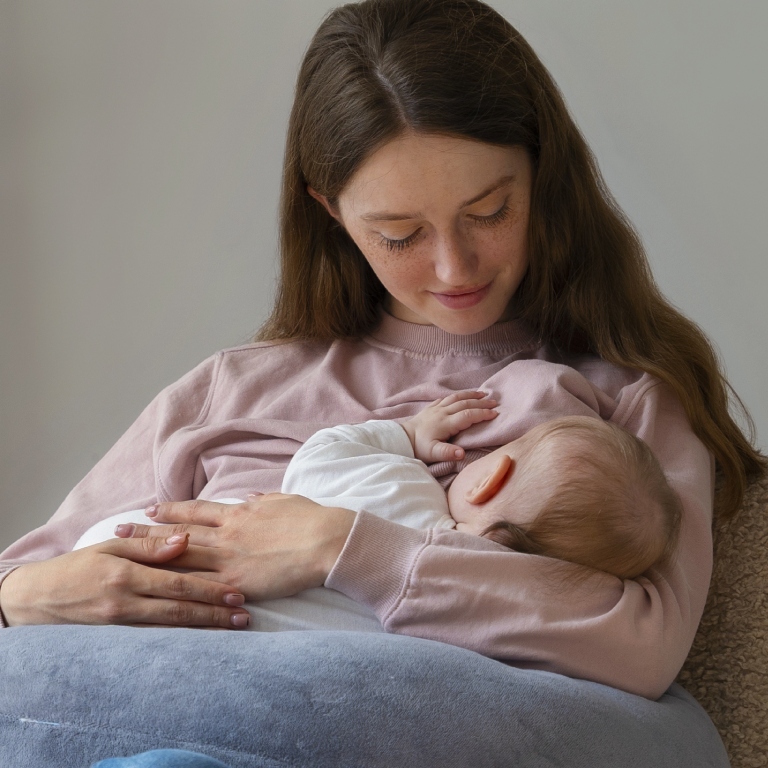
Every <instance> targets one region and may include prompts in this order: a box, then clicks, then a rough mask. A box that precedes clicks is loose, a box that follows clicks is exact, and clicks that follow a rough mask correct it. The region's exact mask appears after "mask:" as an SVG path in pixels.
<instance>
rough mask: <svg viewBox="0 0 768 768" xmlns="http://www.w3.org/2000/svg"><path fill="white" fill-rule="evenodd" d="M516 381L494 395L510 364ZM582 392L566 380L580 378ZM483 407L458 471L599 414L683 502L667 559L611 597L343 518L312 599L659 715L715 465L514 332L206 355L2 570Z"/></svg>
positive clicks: (690, 439)
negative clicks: (317, 450)
mask: <svg viewBox="0 0 768 768" xmlns="http://www.w3.org/2000/svg"><path fill="white" fill-rule="evenodd" d="M537 359H538V360H547V361H551V362H554V363H557V365H541V364H537V363H536V362H532V363H530V364H529V365H530V366H531V372H530V373H531V375H528V376H526V377H525V384H524V386H521V385H520V383H519V382H520V377H515V376H509V375H508V371H507V370H505V369H506V367H507V366H508V365H509V364H510V363H512V362H513V361H519V360H531V361H535V360H537ZM577 372H578V373H577ZM461 389H483V390H485V391H487V392H489V393H491V395H492V396H493V397H495V398H496V399H497V400H498V401H499V408H498V410H499V416H498V417H497V418H496V419H494V420H493V421H490V422H483V423H482V424H478V425H475V426H474V427H472V428H471V429H469V430H467V431H466V432H463V433H461V435H460V436H459V438H458V439H457V441H456V442H458V443H459V444H460V445H461V446H462V447H464V448H465V449H466V451H467V458H466V459H464V460H463V461H462V462H444V463H441V464H435V465H433V466H432V467H431V471H432V472H433V474H434V475H435V476H436V477H437V478H438V479H440V480H441V481H442V482H443V483H448V482H449V481H450V479H451V478H452V477H453V476H454V475H455V474H456V472H458V470H459V469H461V467H462V466H463V465H464V463H465V462H466V461H468V460H472V459H474V458H476V457H477V456H479V455H481V454H482V453H483V452H485V451H486V450H487V449H489V448H493V447H496V446H499V445H502V444H504V443H507V442H509V441H510V440H513V439H515V438H516V437H519V436H520V435H521V434H523V433H525V432H526V431H528V430H529V429H530V428H531V427H533V426H535V425H536V424H539V423H541V422H542V421H545V420H547V419H550V418H552V417H554V416H556V415H567V414H586V415H593V414H594V413H595V412H597V413H599V414H600V416H601V417H602V418H604V419H607V420H610V421H613V422H615V423H617V424H619V425H621V426H623V427H625V428H626V429H628V430H629V431H630V432H632V433H633V434H635V435H638V436H639V437H640V438H642V439H643V440H645V441H646V442H647V443H648V444H649V445H650V447H651V448H652V449H653V451H654V453H655V454H656V456H657V457H658V459H659V461H660V462H661V465H662V466H663V467H664V470H665V472H666V473H667V477H668V479H669V482H670V484H671V485H672V487H673V488H675V490H676V491H677V492H678V493H679V495H680V497H681V499H682V502H683V506H684V517H683V525H682V531H681V537H680V544H679V548H678V552H677V557H676V558H675V561H674V563H673V564H672V565H670V566H668V567H666V568H665V569H664V570H651V571H649V572H648V574H646V576H643V577H640V578H638V579H637V580H634V581H624V582H621V581H620V580H619V579H617V578H615V577H613V576H609V575H607V574H597V575H596V576H595V577H594V578H592V579H591V580H590V581H588V582H587V583H581V584H579V583H574V584H571V585H566V584H564V583H563V582H562V580H560V581H558V580H556V579H555V580H553V579H552V562H553V561H550V560H548V559H547V558H543V557H537V556H534V555H525V554H519V553H515V552H511V551H509V550H508V549H506V548H504V547H502V546H500V545H498V544H494V543H493V542H491V541H487V540H485V539H482V538H479V537H475V536H471V535H469V534H463V533H457V532H455V531H449V530H439V529H428V530H414V529H410V528H404V527H402V526H400V525H398V524H396V523H392V522H390V521H387V520H383V519H381V518H378V517H375V516H374V515H371V514H368V513H366V512H361V513H358V516H357V518H356V520H355V524H354V526H353V528H352V532H351V534H350V536H349V539H348V540H347V543H346V546H345V547H344V550H343V552H342V553H341V556H340V557H339V559H338V561H337V562H336V565H335V567H334V568H333V570H332V571H331V573H330V575H329V577H328V579H327V581H326V586H328V587H331V588H333V589H336V590H338V591H340V592H342V593H344V594H346V595H348V596H349V597H351V598H353V599H354V600H357V601H358V602H360V603H363V604H365V605H367V606H368V607H369V608H371V609H372V610H373V611H374V612H375V613H376V615H377V616H378V618H379V620H380V621H381V623H382V625H383V626H384V628H385V629H386V630H387V631H389V632H396V633H401V634H407V635H414V636H417V637H424V638H429V639H433V640H439V641H442V642H445V643H450V644H453V645H457V646H461V647H464V648H469V649H471V650H474V651H477V652H479V653H481V654H484V655H486V656H490V657H493V658H497V659H502V660H504V661H507V662H510V663H512V664H514V665H516V666H521V667H528V668H535V669H544V670H549V671H552V672H559V673H561V674H565V675H569V676H572V677H577V678H585V679H589V680H594V681H597V682H600V683H604V684H606V685H610V686H614V687H616V688H621V689H623V690H626V691H630V692H632V693H636V694H639V695H642V696H646V697H648V698H658V696H660V695H661V694H662V693H663V692H664V691H665V690H666V688H667V687H668V686H669V684H670V683H671V682H672V681H673V680H674V678H675V676H676V674H677V672H678V671H679V669H680V667H681V666H682V664H683V662H684V660H685V657H686V655H687V653H688V650H689V648H690V646H691V643H692V642H693V637H694V635H695V632H696V628H697V626H698V623H699V619H700V618H701V614H702V611H703V609H704V602H705V599H706V594H707V589H708V586H709V579H710V574H711V568H712V540H711V517H712V496H713V475H714V472H713V468H714V462H713V459H712V457H711V455H710V454H709V453H708V451H707V450H706V448H705V447H704V446H703V445H702V443H701V442H700V441H699V440H698V439H697V438H696V437H695V435H694V434H693V432H692V431H691V428H690V425H689V424H688V420H687V419H686V416H685V413H684V412H683V409H682V407H681V405H680V403H679V402H678V401H677V400H676V398H675V397H674V396H673V395H672V394H671V392H670V391H669V390H668V388H667V387H666V386H664V385H663V384H662V383H661V382H659V381H658V380H657V379H655V378H653V377H651V376H649V375H648V374H643V373H641V372H638V371H633V370H628V369H618V368H615V367H613V366H611V365H609V364H607V363H605V362H603V361H602V360H600V359H598V358H595V357H591V356H582V357H572V358H567V359H565V358H561V357H559V356H558V355H556V354H555V353H553V352H552V350H550V349H549V348H548V347H546V346H542V345H541V344H539V343H538V342H537V341H536V340H535V339H533V338H532V337H531V335H530V334H529V333H528V332H526V331H525V329H523V328H521V327H520V326H518V325H516V324H515V323H513V322H510V323H499V324H497V325H494V326H492V327H491V328H489V329H487V330H485V331H483V332H481V333H477V334H473V335H470V336H453V335H451V334H448V333H445V332H444V331H441V330H440V329H439V328H436V327H434V326H420V325H413V324H410V323H405V322H402V321H400V320H396V319H395V318H393V317H391V316H389V315H384V318H383V321H382V324H381V326H380V327H379V329H378V330H377V331H376V332H375V333H373V334H372V335H371V336H369V337H367V338H365V339H363V340H361V341H358V342H345V341H337V342H334V343H333V344H331V345H326V344H318V343H314V342H292V343H260V344H251V345H248V346H244V347H239V348H237V349H232V350H227V351H224V352H220V353H218V354H217V355H215V356H214V357H212V358H210V359H208V360H206V361H205V362H203V363H201V364H200V365H199V366H198V367H197V368H195V369H194V370H193V371H191V372H190V373H189V374H187V375H186V376H184V377H183V378H182V379H180V380H179V381H178V382H177V383H175V384H173V385H171V386H170V387H168V388H167V389H165V390H164V391H163V392H161V393H160V395H158V397H157V398H155V400H154V401H153V402H152V403H151V404H150V405H149V406H148V407H147V409H146V410H145V411H144V412H143V413H142V414H141V416H140V417H139V418H138V420H137V421H136V422H135V423H134V424H133V426H132V427H131V428H130V429H129V430H128V431H127V432H126V433H125V435H123V437H121V438H120V440H119V441H118V442H117V444H116V445H115V446H114V447H113V448H112V449H111V450H110V451H109V452H108V453H107V455H106V456H105V457H104V458H103V459H102V460H101V461H100V462H99V463H98V464H97V465H96V466H95V467H94V468H93V469H92V470H91V472H89V474H88V475H87V476H86V477H85V479H84V480H83V481H82V482H80V483H79V485H77V487H76V488H75V489H74V490H73V491H72V492H71V493H70V494H69V496H68V497H67V498H66V500H65V501H64V503H63V504H62V505H61V507H60V508H59V510H58V511H57V512H56V514H55V515H54V516H53V517H52V518H51V519H50V520H49V521H48V522H47V523H46V524H45V525H44V526H42V527H40V528H38V529H37V530H35V531H32V532H31V533H29V534H27V535H26V536H24V537H23V538H22V539H20V540H19V541H17V542H16V543H15V544H13V545H12V546H11V547H9V548H8V549H7V550H6V551H5V552H4V553H3V554H2V555H0V580H2V578H4V576H5V575H7V573H8V572H9V571H10V570H12V569H13V568H14V567H15V566H18V565H21V564H23V563H25V562H29V561H35V560H43V559H47V558H50V557H54V556H56V555H60V554H63V553H65V552H68V551H70V550H71V549H72V547H73V545H74V544H75V542H76V541H77V539H78V538H79V537H80V535H81V534H82V533H83V532H84V531H85V530H86V529H88V528H89V527H90V526H91V525H93V524H94V523H96V522H98V521H99V520H102V519H104V518H106V517H108V516H110V515H114V514H117V513H119V512H124V511H127V510H131V509H137V508H141V507H146V506H149V505H150V504H152V503H154V502H156V501H182V500H186V499H193V498H197V497H203V498H208V499H215V498H222V497H234V498H245V495H246V494H247V493H250V492H253V491H256V492H263V493H269V492H273V491H279V490H280V484H281V481H282V476H283V473H284V471H285V467H286V466H287V464H288V462H289V460H290V458H291V456H292V455H293V454H294V452H295V451H296V450H297V449H298V447H299V446H300V445H301V444H302V443H303V442H304V441H305V440H306V439H307V438H308V437H310V435H312V434H313V433H314V432H316V431H317V430H318V429H322V428H324V427H330V426H335V425H337V424H341V423H357V422H363V421H367V420H368V419H403V418H407V417H410V416H413V415H414V414H415V413H417V412H418V411H420V410H421V409H422V408H423V407H424V406H425V405H426V404H427V403H430V402H432V401H433V400H435V399H436V398H438V397H443V396H445V395H446V394H448V393H449V392H452V391H456V390H461Z"/></svg>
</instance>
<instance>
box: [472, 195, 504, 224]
mask: <svg viewBox="0 0 768 768" xmlns="http://www.w3.org/2000/svg"><path fill="white" fill-rule="evenodd" d="M509 212H510V208H509V203H508V202H507V201H505V202H504V205H502V206H501V208H499V210H498V211H496V213H492V214H491V215H490V216H472V217H471V218H472V220H473V221H474V222H476V223H477V224H480V225H481V226H484V227H492V226H494V225H495V224H499V223H500V222H502V221H504V219H506V218H507V216H509Z"/></svg>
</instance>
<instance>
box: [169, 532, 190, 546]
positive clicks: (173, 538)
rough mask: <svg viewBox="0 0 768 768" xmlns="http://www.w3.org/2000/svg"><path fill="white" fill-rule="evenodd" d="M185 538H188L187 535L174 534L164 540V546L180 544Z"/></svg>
mask: <svg viewBox="0 0 768 768" xmlns="http://www.w3.org/2000/svg"><path fill="white" fill-rule="evenodd" d="M187 536H189V534H188V533H174V534H173V536H169V537H168V538H167V539H166V540H165V543H166V544H181V542H182V541H185V540H186V538H187Z"/></svg>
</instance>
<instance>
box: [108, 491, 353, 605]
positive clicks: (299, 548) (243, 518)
mask: <svg viewBox="0 0 768 768" xmlns="http://www.w3.org/2000/svg"><path fill="white" fill-rule="evenodd" d="M248 498H249V501H248V502H245V503H242V504H217V503H216V502H213V501H199V500H198V501H183V502H175V503H172V502H168V503H165V504H158V505H155V506H154V507H151V508H150V510H148V513H150V514H152V517H153V519H154V520H155V522H159V523H172V525H168V526H166V525H162V526H154V525H153V526H148V525H136V526H133V525H126V526H124V528H125V530H118V531H116V533H117V535H118V536H132V537H134V538H136V537H141V538H147V537H148V538H153V537H156V536H160V537H165V536H170V535H172V534H179V533H182V534H185V533H188V534H189V547H188V548H187V551H186V552H184V554H182V555H181V556H179V557H177V558H176V559H175V560H174V561H173V563H172V565H173V566H174V567H176V566H178V567H181V568H186V569H189V570H190V571H191V572H192V574H193V575H194V576H198V577H200V578H202V579H212V580H215V581H220V582H223V583H225V584H232V585H233V586H235V587H237V589H238V590H239V591H240V592H241V593H242V594H244V595H245V596H246V598H247V599H248V600H267V599H271V598H276V597H287V596H289V595H295V594H296V593H297V592H301V591H302V590H305V589H309V588H310V587H320V586H322V585H323V583H324V582H325V579H326V578H327V576H328V574H329V573H330V571H331V569H332V568H333V566H334V564H335V562H336V559H337V558H338V556H339V554H341V550H342V549H343V547H344V544H345V542H346V540H347V536H349V532H350V530H352V524H353V523H354V521H355V513H354V512H351V511H350V510H348V509H341V508H338V507H323V506H321V505H319V504H315V502H313V501H310V500H309V499H307V498H305V497H304V496H289V495H286V494H282V493H270V494H268V495H266V496H255V495H254V494H250V495H249V497H248Z"/></svg>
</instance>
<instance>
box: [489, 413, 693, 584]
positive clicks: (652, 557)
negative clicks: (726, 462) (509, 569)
mask: <svg viewBox="0 0 768 768" xmlns="http://www.w3.org/2000/svg"><path fill="white" fill-rule="evenodd" d="M520 458H521V461H520V462H519V468H518V469H517V470H516V471H515V473H514V474H513V476H512V478H511V479H510V481H509V495H511V496H514V503H515V505H516V507H518V508H519V507H520V505H521V504H522V505H525V504H533V505H535V509H537V511H535V514H534V516H533V519H532V520H531V522H530V523H527V524H526V525H516V524H514V523H510V522H507V521H504V520H502V521H499V522H498V523H494V524H493V525H491V526H490V527H489V528H487V529H486V530H485V531H484V532H483V536H486V537H487V538H489V539H491V540H493V541H496V542H497V543H499V544H503V545H504V546H507V547H510V548H511V549H514V550H515V551H517V552H526V553H529V554H538V555H546V556H548V557H554V558H558V559H560V560H569V561H571V562H574V563H580V564H581V565H586V566H589V567H591V568H596V569H597V570H600V571H606V572H608V573H612V574H614V575H615V576H618V577H619V578H622V579H632V578H635V577H636V576H639V575H640V574H642V573H644V572H645V571H646V570H648V568H650V567H651V566H652V565H654V564H655V563H657V562H659V561H661V560H665V559H668V558H669V557H671V555H672V552H673V551H674V548H675V546H676V544H677V537H678V534H679V530H680V524H681V518H682V507H681V504H680V500H679V498H678V497H677V494H676V493H675V492H674V491H673V490H672V488H671V487H670V486H669V483H668V482H667V479H666V477H665V475H664V472H663V470H662V468H661V465H660V464H659V462H658V461H657V459H656V457H655V456H654V455H653V453H652V451H651V449H650V448H649V447H648V446H647V445H646V444H645V443H644V442H643V441H642V440H640V439H639V438H637V437H635V436H634V435H631V434H630V433H629V432H627V431H626V430H624V429H622V428H621V427H618V426H616V425H615V424H611V423H610V422H605V421H602V420H600V419H595V418H589V417H584V416H566V417H561V418H558V419H553V420H552V421H550V422H547V423H546V424H545V425H543V428H542V433H541V435H540V436H539V437H538V439H537V440H535V442H533V443H532V444H531V445H530V447H528V449H527V452H526V453H524V454H523V456H521V457H520ZM509 495H508V496H507V498H506V501H509Z"/></svg>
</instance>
